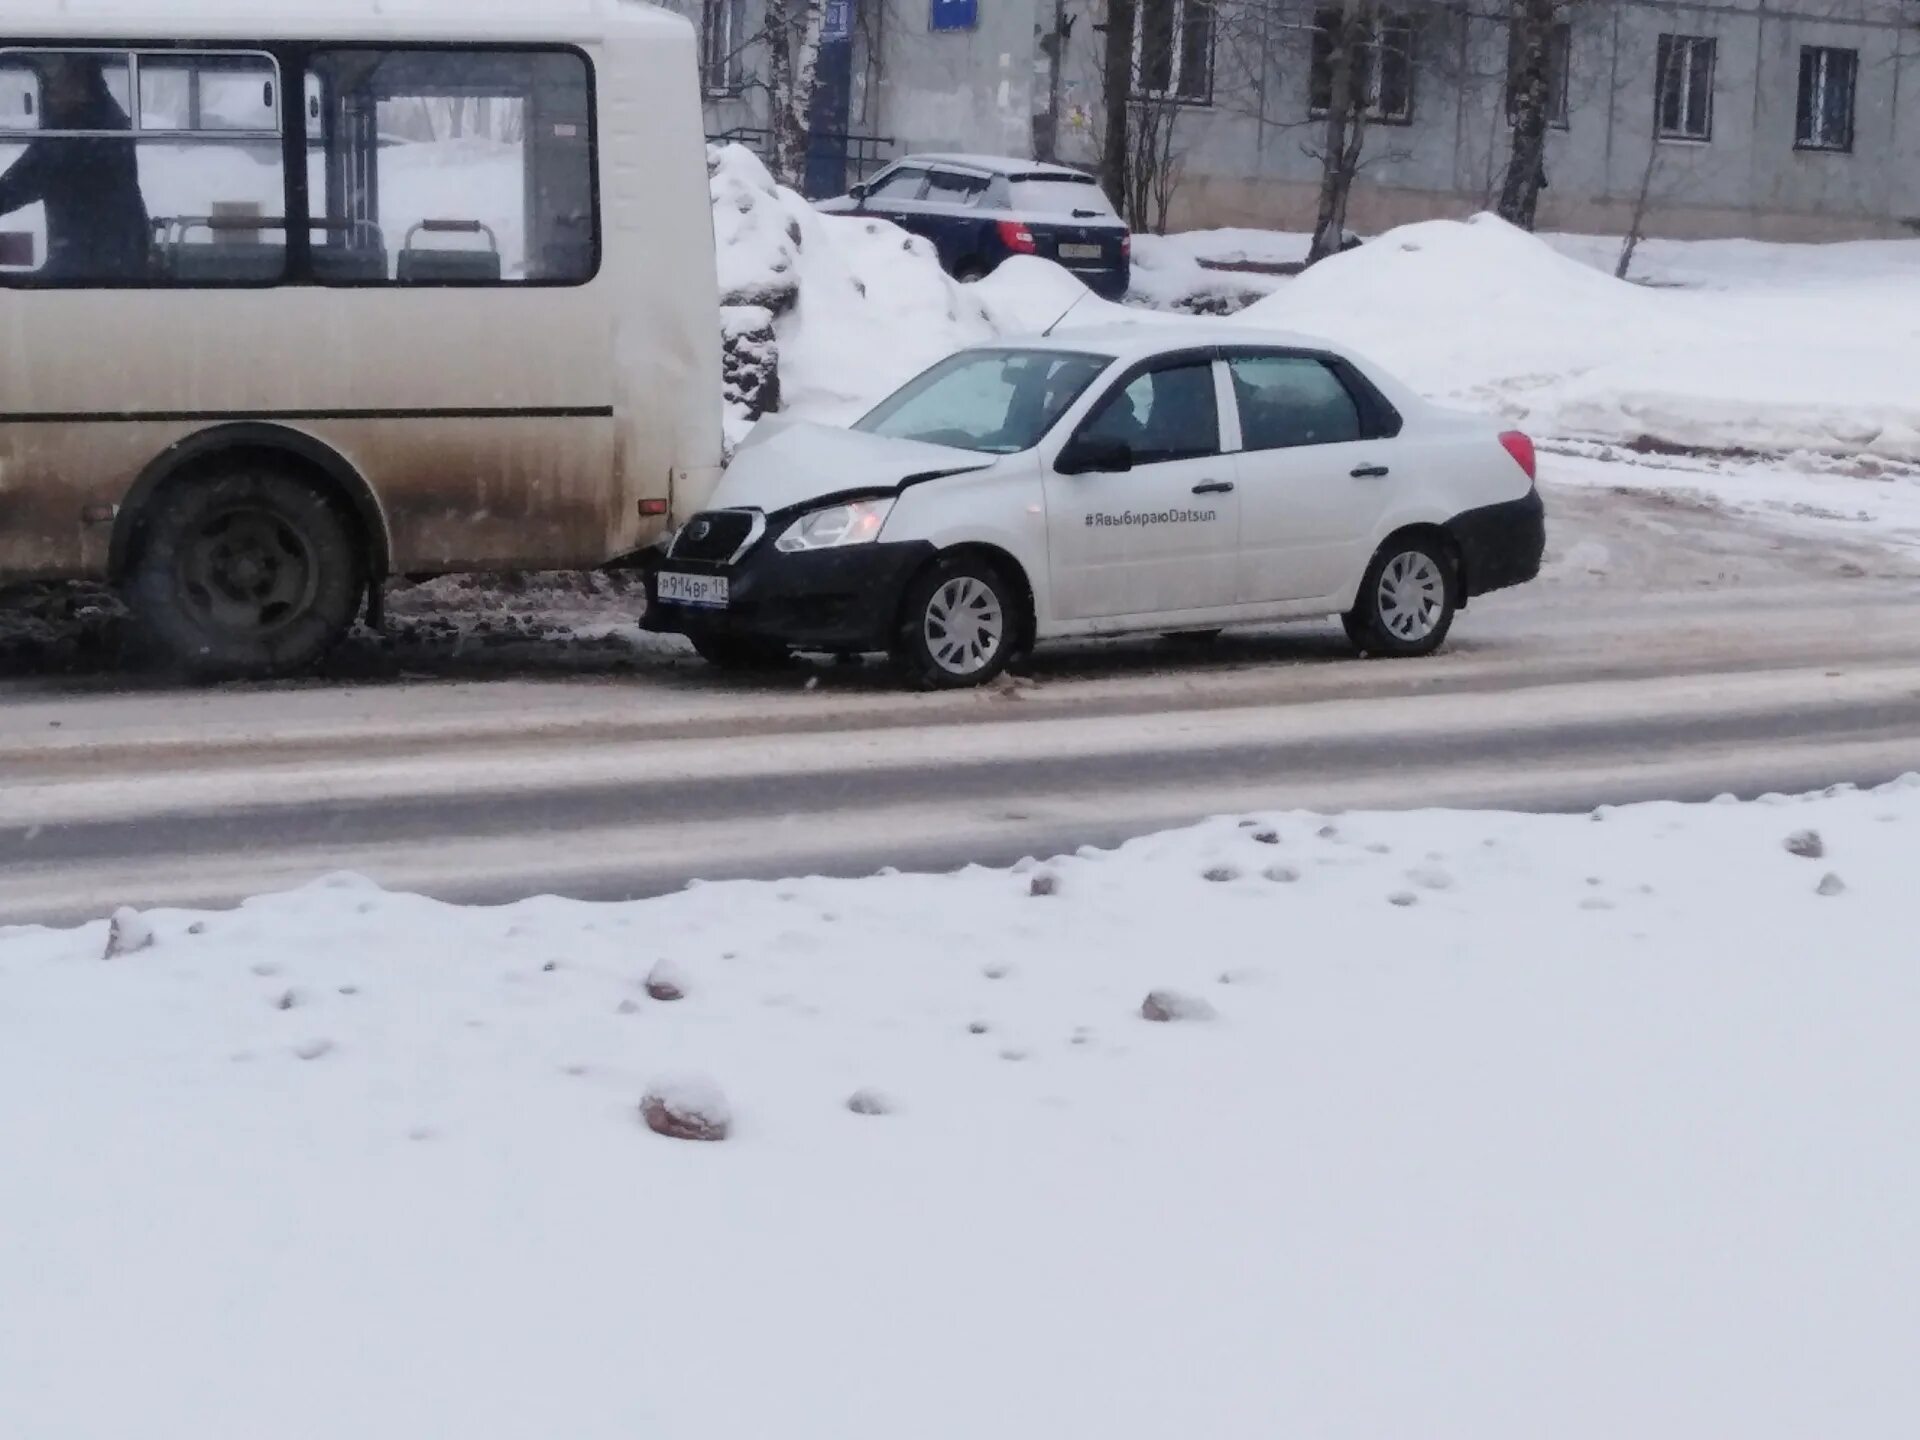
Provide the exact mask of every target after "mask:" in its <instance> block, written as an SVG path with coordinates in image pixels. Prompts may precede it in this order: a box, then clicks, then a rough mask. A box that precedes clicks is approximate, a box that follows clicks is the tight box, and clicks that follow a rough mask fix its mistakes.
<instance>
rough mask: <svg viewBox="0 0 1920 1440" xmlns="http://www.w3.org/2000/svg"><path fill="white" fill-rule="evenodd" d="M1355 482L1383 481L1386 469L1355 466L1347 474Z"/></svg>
mask: <svg viewBox="0 0 1920 1440" xmlns="http://www.w3.org/2000/svg"><path fill="white" fill-rule="evenodd" d="M1347 473H1349V474H1350V475H1352V476H1353V478H1354V479H1356V480H1384V479H1386V478H1387V467H1386V466H1384V465H1356V466H1354V467H1353V469H1352V470H1350V471H1349V472H1347Z"/></svg>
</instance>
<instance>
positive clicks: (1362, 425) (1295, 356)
mask: <svg viewBox="0 0 1920 1440" xmlns="http://www.w3.org/2000/svg"><path fill="white" fill-rule="evenodd" d="M1221 361H1222V363H1223V364H1225V366H1226V367H1227V379H1228V380H1229V381H1230V382H1231V384H1230V386H1229V388H1230V389H1231V390H1232V392H1233V409H1234V418H1235V420H1236V421H1237V422H1238V428H1239V431H1240V450H1239V453H1240V454H1242V455H1269V454H1272V453H1274V452H1275V451H1279V450H1319V449H1323V448H1325V447H1326V446H1329V445H1363V444H1366V443H1368V442H1369V441H1372V440H1374V439H1377V438H1379V437H1378V436H1376V435H1374V434H1373V433H1371V432H1372V431H1373V429H1374V424H1373V416H1372V413H1371V408H1370V406H1369V405H1368V404H1367V402H1366V401H1365V400H1364V399H1363V398H1362V397H1361V396H1359V395H1357V394H1355V393H1354V389H1353V385H1352V383H1351V382H1350V381H1349V379H1348V378H1347V376H1345V375H1343V374H1341V373H1340V371H1339V370H1337V369H1336V368H1335V367H1334V366H1332V365H1330V364H1329V363H1328V362H1327V359H1326V357H1325V356H1321V355H1309V354H1306V353H1289V352H1285V351H1278V350H1262V351H1244V352H1236V353H1234V354H1231V355H1223V356H1221ZM1274 361H1279V362H1281V363H1283V364H1285V363H1293V364H1301V365H1313V366H1317V367H1318V368H1319V369H1320V370H1321V371H1323V372H1324V373H1325V374H1327V375H1328V376H1330V377H1331V378H1332V380H1333V383H1334V384H1336V385H1338V386H1339V387H1340V390H1341V392H1342V393H1343V394H1344V395H1345V396H1346V397H1347V403H1348V404H1349V405H1351V406H1352V407H1353V435H1352V437H1351V438H1346V439H1340V440H1306V441H1301V442H1300V443H1298V444H1292V445H1255V444H1253V443H1252V442H1251V440H1250V439H1249V438H1248V435H1247V412H1246V410H1245V409H1244V408H1243V407H1242V406H1241V404H1240V381H1239V377H1238V376H1237V375H1236V374H1235V373H1234V366H1235V365H1239V364H1252V365H1257V364H1262V363H1271V362H1274Z"/></svg>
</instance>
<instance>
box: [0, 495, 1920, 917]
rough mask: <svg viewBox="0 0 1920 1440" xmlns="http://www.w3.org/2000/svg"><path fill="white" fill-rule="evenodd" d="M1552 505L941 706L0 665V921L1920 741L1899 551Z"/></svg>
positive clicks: (1390, 794) (1605, 783)
mask: <svg viewBox="0 0 1920 1440" xmlns="http://www.w3.org/2000/svg"><path fill="white" fill-rule="evenodd" d="M1550 502H1551V503H1552V505H1553V508H1554V514H1555V521H1556V523H1555V539H1554V545H1553V549H1552V551H1551V552H1550V566H1549V572H1548V575H1547V577H1546V578H1545V580H1544V581H1543V582H1542V583H1541V584H1540V585H1538V586H1535V587H1532V588H1530V589H1528V590H1523V591H1519V592H1515V593H1511V594H1507V595H1501V596H1495V597H1491V598H1490V599H1489V600H1487V601H1485V602H1483V603H1482V604H1479V605H1476V606H1475V607H1474V608H1473V609H1472V611H1470V612H1469V614H1468V615H1467V617H1465V619H1464V621H1463V623H1462V625H1461V627H1460V629H1459V630H1458V631H1456V636H1457V639H1456V641H1455V643H1454V644H1453V645H1452V646H1451V647H1450V649H1449V651H1448V653H1446V654H1444V655H1443V656H1441V657H1438V658H1437V659H1434V660H1432V661H1428V662H1423V663H1415V664H1403V665H1387V664H1362V663H1358V662H1354V661H1351V660H1349V659H1347V658H1345V657H1344V655H1343V653H1342V651H1341V648H1340V646H1339V644H1338V643H1337V640H1338V637H1337V635H1336V633H1335V632H1333V631H1331V630H1329V629H1326V628H1324V627H1308V628H1305V629H1294V630H1288V631H1275V632H1272V633H1270V634H1262V635H1254V636H1248V637H1243V638H1236V637H1228V638H1227V639H1225V640H1223V641H1222V642H1220V643H1218V644H1217V645H1214V646H1210V647H1208V646H1192V645H1172V644H1168V643H1165V642H1150V643H1143V642H1127V643H1124V644H1119V643H1116V644H1105V645H1088V646H1081V647H1075V648H1069V649H1064V650H1058V651H1052V652H1043V653H1042V655H1041V657H1040V659H1039V661H1038V664H1037V668H1036V669H1035V672H1034V674H1033V676H1032V677H1031V680H1030V681H1028V682H1023V683H1021V684H1019V685H1015V686H1009V687H1007V688H1004V689H1000V690H996V691H992V692H989V693H986V694H980V695H960V696H923V695H908V694H901V693H898V692H896V691H895V690H893V689H892V688H891V686H890V684H889V682H888V680H887V679H886V677H885V676H884V675H883V674H882V673H881V672H879V671H878V670H877V669H873V668H862V667H854V668H829V669H800V670H797V671H795V672H794V673H792V674H790V675H786V676H781V677H777V678H775V679H773V680H770V681H765V682H759V683H754V684H745V683H740V682H729V681H724V680H719V679H716V678H715V677H714V676H713V675H712V674H711V672H709V671H707V670H705V669H704V667H702V666H700V665H699V664H698V663H697V662H694V661H691V660H690V659H685V658H683V657H680V656H678V655H674V654H671V653H669V654H665V655H662V654H650V655H648V654H643V655H641V656H640V657H639V658H638V659H636V658H635V657H634V656H632V655H628V656H627V657H626V659H625V663H623V664H622V665H620V666H619V667H613V668H608V669H603V670H602V671H601V673H592V667H591V666H590V665H586V666H583V667H582V672H583V673H567V672H565V671H558V672H555V671H549V672H548V673H545V674H542V673H538V672H535V673H532V674H529V673H528V672H527V671H526V669H525V668H524V667H522V668H519V669H515V668H514V665H513V663H512V662H511V661H509V660H505V659H503V660H501V661H500V662H499V663H500V670H499V672H497V673H495V674H488V673H487V672H486V671H485V670H484V668H483V669H481V670H480V671H479V672H478V674H477V678H460V679H453V678H433V671H432V667H431V665H429V666H428V669H427V673H428V676H429V678H427V679H424V680H421V679H414V680H400V681H395V682H393V683H372V684H369V683H353V684H345V685H343V684H340V683H338V682H335V683H332V684H316V685H302V686H289V687H273V688H264V689H253V690H230V691H219V692H205V693H202V692H182V691H175V690H170V689H164V688H155V687H146V688H131V689H127V688H117V689H114V690H111V691H109V690H105V689H103V688H102V683H103V682H102V681H100V680H99V679H98V678H92V679H81V680H75V679H72V678H52V677H39V678H33V677H29V678H24V679H18V680H13V681H8V682H0V776H4V784H3V785H0V923H6V922H17V921H28V920H81V919H86V918H91V917H96V916H98V915H100V914H103V913H105V912H106V911H107V910H109V909H111V908H112V907H114V906H116V905H121V904H132V905H138V906H153V905H162V904H181V905H185V904H193V905H218V904H225V903H231V902H233V901H236V900H238V899H239V898H241V897H243V896H245V895H248V894H253V893H258V892H260V891H262V890H264V889H270V888H276V887H282V886H286V885H292V884H298V883H301V882H303V881H305V880H308V879H311V878H312V877H314V876H315V875H317V874H321V873H325V872H328V871H333V870H339V869H352V870H357V871H360V872H363V873H365V874H367V875H370V876H372V877H373V878H374V879H376V880H378V881H379V882H380V883H381V884H383V885H385V886H388V887H390V888H406V889H418V890H423V891H426V892H428V893H431V894H434V895H437V896H442V897H445V898H457V899H468V900H482V901H491V900H509V899H515V898H520V897H522V896H525V895H529V894H537V893H541V892H544V891H553V892H558V893H563V894H568V895H576V896H582V897H593V898H616V897H630V896H639V895H645V894H650V893H656V892H659V891H663V890H670V889H675V888H678V887H679V886H680V885H681V884H683V883H684V882H685V881H686V880H687V879H689V878H691V877H700V878H707V879H716V878H725V877H731V876H767V877H772V876H780V875H791V874H796V873H801V872H809V871H820V872H827V873H847V874H857V873H861V872H864V871H868V870H872V869H874V868H876V867H878V866H880V865H883V864H891V865H896V866H901V867H909V868H911V867H923V866H924V867H945V866H951V865H956V864H960V863H964V862H966V861H969V860H973V861H982V862H997V863H1006V862H1010V861H1012V860H1013V859H1016V858H1018V857H1019V856H1020V855H1022V854H1026V853H1030V852H1035V853H1037V852H1054V851H1061V850H1069V849H1072V848H1073V847H1075V846H1077V845H1080V844H1087V843H1095V844H1108V843H1113V842H1116V841H1118V840H1120V839H1122V838H1125V837H1127V836H1130V835H1134V834H1138V833H1140V832H1142V831H1145V830H1149V829H1153V828H1157V827H1161V826H1166V825H1171V824H1178V823H1184V822H1187V821H1190V820H1193V819H1197V818H1199V817H1201V816H1204V815H1206V814H1209V813H1218V812H1225V811H1233V810H1241V809H1255V808H1276V807H1292V806H1307V807H1313V808H1320V809H1334V808H1361V807H1364V808H1395V807H1405V806H1427V805H1442V804H1445V805H1458V806H1486V805H1498V806H1505V807H1517V808H1525V809H1538V808H1563V807H1564V808H1573V807H1579V808H1584V807H1589V806H1592V805H1596V804H1600V803H1620V802H1626V801H1631V800H1635V799H1644V798H1654V797H1663V796H1664V797H1677V798H1690V797H1705V796H1708V795H1711V794H1713V793H1716V792H1718V791H1722V790H1735V791H1739V792H1742V793H1747V794H1752V793H1758V792H1762V791H1766V790H1789V791H1790V790H1796V789H1806V788H1812V787H1817V786H1821V785H1825V784H1829V783H1832V782H1834V781H1838V780H1851V781H1855V782H1858V783H1863V784H1864V783H1872V782H1877V781H1881V780H1885V779H1889V778H1892V777H1893V776H1896V775H1898V774H1900V773H1902V772H1903V771H1906V770H1911V769H1914V768H1916V767H1920V607H1915V606H1914V605H1913V603H1912V596H1913V594H1914V579H1915V573H1916V568H1920V567H1916V563H1915V561H1914V560H1913V559H1911V558H1909V557H1908V556H1905V555H1901V554H1899V553H1896V552H1887V551H1882V550H1871V549H1867V548H1863V547H1855V546H1852V545H1849V544H1847V543H1846V542H1843V541H1840V540H1833V539H1826V538H1813V539H1795V538H1791V537H1786V536H1783V535H1782V534H1780V533H1777V532H1773V531H1767V530H1762V529H1756V528H1754V527H1753V526H1752V525H1750V524H1748V523H1747V522H1744V521H1742V522H1737V523H1736V522H1734V521H1733V520H1731V519H1730V518H1729V517H1727V516H1726V515H1724V514H1721V513H1718V512H1712V511H1704V510H1701V509H1698V508H1697V507H1692V506H1690V505H1687V504H1681V503H1675V502H1674V501H1673V500H1671V499H1670V498H1668V497H1662V496H1660V495H1657V494H1656V495H1646V494H1638V495H1634V496H1626V495H1621V494H1614V493H1610V492H1607V491H1603V490H1597V489H1593V488H1591V487H1587V488H1581V489H1577V490H1575V489H1569V490H1567V491H1564V492H1556V493H1554V494H1553V495H1552V496H1551V497H1550ZM596 653H597V652H596ZM455 673H457V674H460V675H462V676H468V677H472V676H475V674H476V672H475V671H474V669H473V668H472V665H471V663H470V662H467V661H463V662H462V665H461V667H460V668H459V669H458V670H457V671H455V670H450V671H449V672H448V674H449V675H451V674H455ZM110 683H113V684H115V685H117V686H118V685H124V684H125V682H123V681H118V680H115V681H112V682H110Z"/></svg>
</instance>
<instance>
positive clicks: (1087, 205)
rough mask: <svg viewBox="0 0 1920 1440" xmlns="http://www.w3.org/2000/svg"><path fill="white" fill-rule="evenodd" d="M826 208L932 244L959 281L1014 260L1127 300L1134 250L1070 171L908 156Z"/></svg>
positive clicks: (1088, 182) (975, 158)
mask: <svg viewBox="0 0 1920 1440" xmlns="http://www.w3.org/2000/svg"><path fill="white" fill-rule="evenodd" d="M820 208H821V209H822V210H825V211H827V212H829V213H831V214H839V215H874V216H878V217H879V218H880V219H883V220H891V221H892V222H893V223H894V224H896V225H898V226H900V227H901V228H903V229H906V230H911V231H912V232H913V233H914V234H916V235H924V236H926V237H927V239H929V240H931V241H932V242H933V243H934V245H935V247H936V248H937V249H938V250H939V251H940V263H941V265H943V266H944V267H945V268H946V271H947V273H948V274H949V275H951V276H953V277H954V278H955V279H956V280H978V279H980V278H981V277H982V276H983V275H989V274H991V273H992V272H993V271H994V269H995V268H996V267H997V266H998V265H999V264H1000V262H1001V261H1002V260H1005V259H1006V258H1007V257H1008V256H1009V255H1038V256H1041V257H1042V258H1044V259H1047V260H1053V261H1057V262H1058V263H1059V264H1061V265H1064V266H1065V267H1066V268H1067V269H1069V270H1071V271H1072V272H1073V273H1074V274H1075V275H1077V276H1078V277H1079V278H1080V280H1081V281H1082V282H1083V283H1085V284H1086V286H1087V287H1088V288H1089V289H1090V290H1092V291H1093V292H1094V293H1095V294H1097V295H1104V296H1105V297H1106V298H1107V299H1109V300H1118V299H1119V298H1120V297H1121V296H1123V295H1125V294H1126V293H1127V284H1128V279H1129V271H1130V268H1131V264H1132V253H1133V240H1132V236H1131V235H1130V234H1129V233H1128V231H1127V225H1126V222H1125V221H1124V220H1122V219H1121V218H1120V217H1119V216H1118V215H1116V214H1115V213H1114V209H1113V205H1112V203H1111V202H1110V201H1109V200H1108V199H1107V196H1106V192H1105V191H1103V190H1102V189H1101V188H1100V185H1099V182H1098V181H1096V180H1095V179H1094V178H1093V177H1092V176H1091V175H1088V174H1085V173H1084V172H1082V171H1079V170H1069V169H1067V168H1066V167H1065V166H1063V165H1042V164H1039V163H1037V162H1036V161H1032V160H1011V159H1004V158H999V157H995V156H987V155H909V156H907V157H906V159H904V160H898V161H895V162H894V163H893V164H892V165H889V166H888V167H887V168H886V169H885V170H883V171H881V172H880V173H879V174H878V175H876V176H874V177H873V179H872V180H870V181H868V182H867V183H866V184H864V185H856V186H854V187H853V190H852V191H851V193H849V194H847V195H844V196H842V197H841V198H839V199H837V200H828V201H825V202H823V203H822V204H821V206H820Z"/></svg>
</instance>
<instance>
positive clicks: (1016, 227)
mask: <svg viewBox="0 0 1920 1440" xmlns="http://www.w3.org/2000/svg"><path fill="white" fill-rule="evenodd" d="M1000 243H1001V244H1002V245H1004V246H1006V247H1007V249H1009V250H1011V251H1012V252H1013V253H1014V254H1016V255H1031V254H1033V253H1034V252H1035V251H1036V250H1038V249H1039V248H1040V247H1039V246H1037V245H1035V244H1034V243H1033V231H1031V230H1029V229H1028V228H1027V227H1026V226H1025V225H1022V224H1021V223H1020V222H1019V221H1018V220H1002V221H1001V222H1000Z"/></svg>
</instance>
